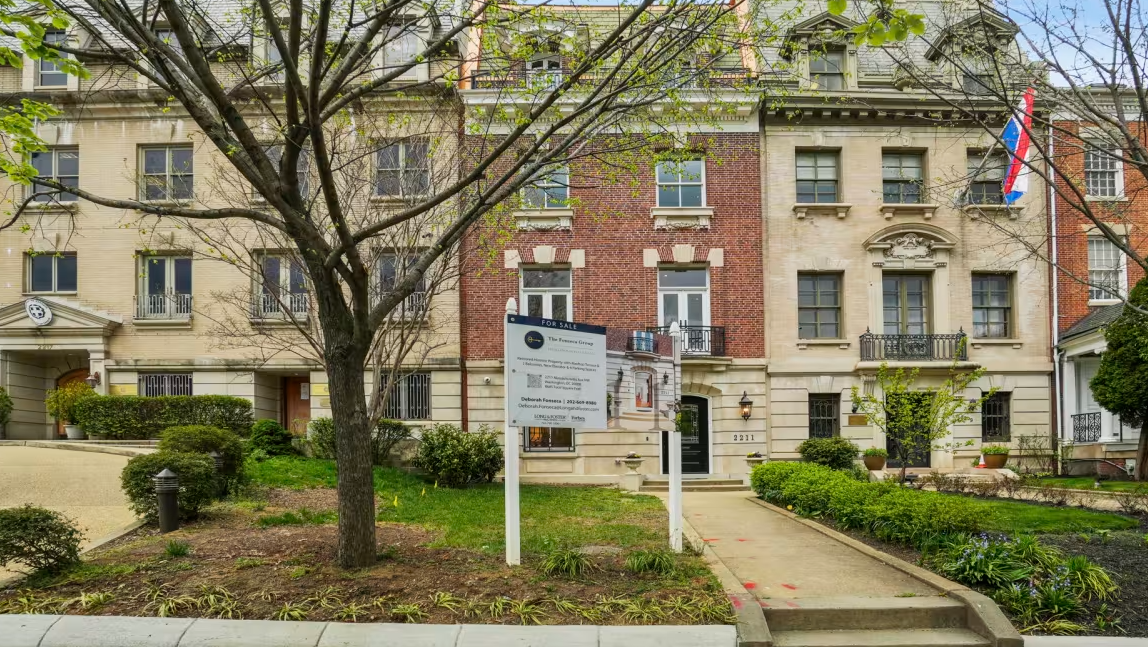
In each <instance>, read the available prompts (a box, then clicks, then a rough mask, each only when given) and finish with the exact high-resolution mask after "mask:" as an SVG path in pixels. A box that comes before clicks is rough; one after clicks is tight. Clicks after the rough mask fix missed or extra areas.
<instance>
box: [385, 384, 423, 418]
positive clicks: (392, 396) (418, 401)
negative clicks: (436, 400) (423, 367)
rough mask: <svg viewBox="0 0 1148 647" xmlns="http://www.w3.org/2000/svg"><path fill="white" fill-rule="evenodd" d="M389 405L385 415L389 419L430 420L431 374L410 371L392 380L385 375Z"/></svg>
mask: <svg viewBox="0 0 1148 647" xmlns="http://www.w3.org/2000/svg"><path fill="white" fill-rule="evenodd" d="M382 388H383V389H385V390H387V406H386V408H384V410H383V417H384V418H387V419H389V420H430V417H431V374H430V373H410V374H407V375H403V376H400V377H399V378H398V379H397V380H395V381H394V382H391V381H390V380H389V379H388V378H387V376H384V379H383V384H382Z"/></svg>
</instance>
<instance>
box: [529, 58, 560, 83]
mask: <svg viewBox="0 0 1148 647" xmlns="http://www.w3.org/2000/svg"><path fill="white" fill-rule="evenodd" d="M526 73H527V75H528V79H529V82H530V85H531V86H532V87H534V88H537V89H541V90H553V89H554V88H557V87H558V86H559V85H560V84H561V83H562V57H561V56H560V55H557V54H543V55H539V56H536V57H534V58H532V59H531V60H529V61H527V62H526Z"/></svg>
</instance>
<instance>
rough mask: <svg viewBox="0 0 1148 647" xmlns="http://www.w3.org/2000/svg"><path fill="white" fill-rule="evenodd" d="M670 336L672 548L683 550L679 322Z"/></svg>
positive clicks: (675, 324) (680, 348) (673, 324)
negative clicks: (671, 367) (672, 380)
mask: <svg viewBox="0 0 1148 647" xmlns="http://www.w3.org/2000/svg"><path fill="white" fill-rule="evenodd" d="M670 338H671V339H672V340H673V342H674V344H673V345H674V404H675V411H674V425H673V427H672V428H671V429H670V550H672V551H674V552H676V553H680V552H682V432H681V429H679V428H678V419H677V417H678V415H679V412H678V411H677V410H676V409H678V408H679V407H678V406H677V405H679V404H681V399H682V398H681V393H680V392H679V391H678V386H679V385H678V382H679V381H680V377H679V375H678V366H679V365H680V363H681V357H682V355H681V353H682V345H681V339H682V331H681V328H679V327H678V322H676V321H675V322H673V323H671V324H670Z"/></svg>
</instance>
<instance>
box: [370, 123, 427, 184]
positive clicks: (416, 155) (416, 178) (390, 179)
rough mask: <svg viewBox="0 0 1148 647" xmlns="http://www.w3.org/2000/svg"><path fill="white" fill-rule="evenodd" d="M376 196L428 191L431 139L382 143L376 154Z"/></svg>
mask: <svg viewBox="0 0 1148 647" xmlns="http://www.w3.org/2000/svg"><path fill="white" fill-rule="evenodd" d="M375 161H376V167H375V169H376V170H375V172H376V178H375V195H378V196H382V197H389V198H403V197H412V196H421V195H426V194H427V192H428V191H430V141H429V140H428V139H427V138H425V137H411V138H410V139H407V140H405V141H401V142H396V143H394V144H389V145H387V146H383V147H382V148H380V149H379V151H378V154H377V155H376V157H375Z"/></svg>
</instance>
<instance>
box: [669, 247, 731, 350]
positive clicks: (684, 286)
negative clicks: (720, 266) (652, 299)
mask: <svg viewBox="0 0 1148 647" xmlns="http://www.w3.org/2000/svg"><path fill="white" fill-rule="evenodd" d="M658 321H660V322H661V323H662V327H663V330H662V332H663V333H664V332H666V330H665V329H667V328H669V326H671V325H672V324H673V323H674V322H675V321H676V322H677V323H678V326H679V327H680V328H681V331H682V352H686V353H712V354H715V355H720V354H721V353H720V352H717V351H718V350H719V348H720V347H719V346H717V345H716V344H714V339H713V336H712V335H713V332H712V331H711V330H710V328H709V325H710V290H709V270H708V269H707V268H704V267H699V268H671V267H663V268H659V269H658ZM720 343H724V338H722V339H721V340H720Z"/></svg>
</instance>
